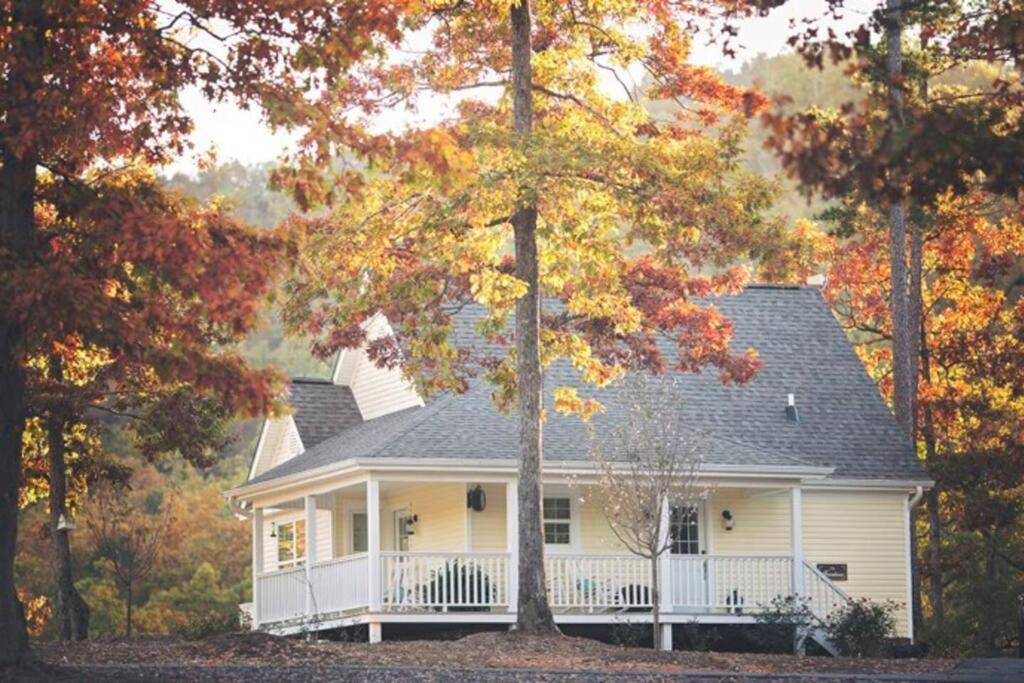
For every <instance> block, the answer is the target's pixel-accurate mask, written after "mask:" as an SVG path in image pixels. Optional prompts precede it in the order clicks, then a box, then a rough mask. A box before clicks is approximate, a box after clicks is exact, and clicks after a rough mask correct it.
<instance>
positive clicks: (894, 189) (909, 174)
mask: <svg viewBox="0 0 1024 683" xmlns="http://www.w3.org/2000/svg"><path fill="white" fill-rule="evenodd" d="M842 5H843V3H842V2H832V3H830V6H831V7H832V9H833V11H836V10H837V8H840V7H842ZM1021 11H1022V8H1021V7H1020V4H1019V3H1017V2H1014V1H1012V0H1011V1H1009V2H1004V1H1002V0H992V1H991V2H988V1H986V2H980V3H965V2H961V1H959V0H924V1H922V2H913V3H904V2H902V0H886V2H885V3H884V4H880V7H879V8H878V9H877V11H876V12H875V13H873V15H872V16H871V17H870V19H869V20H868V21H866V22H864V23H863V24H862V25H860V26H858V27H857V28H856V29H855V30H853V31H850V32H849V33H848V34H847V35H846V36H842V37H840V36H837V35H836V34H835V33H834V32H833V31H831V30H830V31H828V32H827V34H826V33H825V32H819V31H818V29H816V28H808V29H807V30H806V32H805V33H804V34H803V35H802V36H801V35H794V36H793V37H792V39H791V42H792V43H794V44H796V45H798V46H799V48H800V50H801V52H802V53H803V54H804V56H805V58H806V59H807V61H808V62H809V63H811V64H816V65H819V66H820V65H822V64H823V63H824V59H825V58H826V57H831V58H832V59H833V60H834V61H844V62H846V61H850V60H851V58H855V59H853V60H852V62H851V64H852V66H853V71H854V73H855V75H856V77H857V78H859V79H860V80H861V81H862V82H864V83H865V84H866V85H867V86H868V87H867V89H866V96H865V97H864V98H863V100H862V101H861V102H855V101H850V102H847V103H845V104H844V105H843V106H842V107H840V108H839V109H838V110H833V111H825V110H822V109H820V108H812V109H808V110H805V111H803V112H799V113H796V114H793V113H790V112H781V111H775V112H771V113H769V114H767V115H766V116H765V121H766V122H767V123H768V124H769V126H770V128H771V129H772V133H771V135H770V136H769V139H768V144H769V145H770V146H771V147H773V148H774V149H776V150H777V151H778V152H779V153H780V157H781V159H782V161H783V164H784V166H785V167H786V168H787V170H788V171H789V172H790V173H791V174H792V175H793V176H794V177H796V178H798V179H799V180H800V181H801V182H802V183H803V185H804V187H805V189H806V191H807V192H808V193H811V192H814V191H820V192H822V193H823V194H824V196H825V197H826V198H833V199H834V198H843V197H847V198H851V197H856V198H857V199H858V200H862V201H866V202H868V203H870V204H872V205H873V206H877V207H885V208H886V210H887V212H888V213H889V224H890V240H889V260H890V262H891V263H892V267H891V269H890V274H889V275H890V278H891V280H892V282H891V295H890V297H889V304H890V306H891V307H892V317H893V329H892V337H891V339H890V340H889V343H890V344H891V345H892V349H893V360H892V372H893V383H894V390H893V393H892V406H893V411H894V413H895V415H896V419H897V422H898V423H899V424H900V425H901V427H902V428H903V429H904V431H905V432H906V433H907V435H908V438H910V439H912V440H915V441H916V440H917V439H918V438H919V431H920V425H919V424H918V422H917V418H918V416H919V412H920V411H919V410H918V409H917V407H916V406H915V400H916V397H917V389H916V387H917V384H918V381H919V376H920V369H919V367H918V356H917V354H916V352H915V349H916V348H917V346H918V345H919V342H918V341H917V335H918V333H919V330H918V329H917V326H916V323H915V321H916V319H917V318H918V317H919V311H920V309H921V306H922V302H921V300H920V297H919V294H918V293H919V292H920V291H921V287H920V284H919V280H920V278H921V258H922V257H921V252H922V235H921V233H922V231H924V230H927V225H925V224H924V223H922V220H925V219H926V218H927V217H928V216H929V215H931V212H932V210H933V208H934V207H935V205H936V203H937V202H938V201H939V198H940V197H942V196H943V195H944V194H945V193H947V192H948V191H950V190H952V191H954V192H957V193H970V192H972V191H974V190H975V189H984V190H986V191H989V192H993V193H995V194H1001V195H1004V196H1008V197H1013V198H1016V197H1017V196H1018V193H1019V191H1020V188H1021V186H1022V183H1024V175H1022V174H1021V171H1020V164H1019V162H1018V161H1017V160H1019V158H1020V155H1021V153H1022V152H1024V126H1022V125H1021V118H1020V116H1019V115H1018V113H1019V111H1020V107H1021V104H1022V100H1021V90H1020V88H1019V87H1016V86H1015V85H1013V84H1012V83H1013V81H1014V79H1013V78H1010V77H1008V76H1009V71H1010V69H1012V68H1013V66H1011V65H1018V66H1017V69H1018V72H1019V64H1020V60H1019V57H1020V50H1021V43H1020V41H1019V40H1018V39H1016V38H1014V37H1013V35H1014V32H1013V30H1012V29H1010V28H1009V27H1010V26H1016V25H1018V24H1019V22H1020V20H1021V17H1022V14H1021ZM909 29H916V33H917V36H916V38H917V41H916V45H910V50H909V52H908V30H909ZM879 36H880V38H878V42H880V43H881V44H876V38H877V37H879ZM980 61H981V62H984V61H987V62H989V63H991V64H994V65H997V66H998V67H999V68H998V69H994V70H992V72H991V75H990V77H989V78H988V79H983V80H982V81H981V82H980V83H978V84H977V85H976V87H971V88H966V89H964V88H940V89H937V90H936V91H931V90H930V89H929V85H928V84H929V81H930V79H931V78H934V77H937V76H941V75H943V74H949V73H953V72H955V71H957V70H962V69H966V68H968V67H972V66H975V65H976V64H977V63H978V62H980ZM915 85H916V86H917V88H916V90H915V88H914V87H913V86H915ZM979 182H980V183H981V186H980V188H977V187H976V185H977V183H979ZM908 237H909V240H908ZM908 242H909V244H908ZM908 248H909V256H908ZM908 261H909V265H908ZM938 495H939V494H938V492H937V491H931V492H929V494H928V497H927V502H928V513H929V527H930V534H931V536H930V548H929V560H930V563H931V568H930V570H931V572H932V576H933V577H935V580H934V582H933V584H932V586H931V592H932V604H933V605H934V607H935V609H936V616H937V617H938V618H940V619H941V616H942V601H941V583H942V582H941V578H940V577H941V571H940V564H941V562H940V559H939V556H938V553H939V547H940V545H941V542H940V539H939V532H940V525H939V513H938ZM914 543H915V546H916V537H915V538H914ZM913 557H914V558H916V557H917V552H916V547H915V552H914V553H913ZM914 586H915V593H914V615H915V622H917V623H918V624H919V623H920V621H921V616H920V598H919V591H918V589H917V582H916V581H915V582H914Z"/></svg>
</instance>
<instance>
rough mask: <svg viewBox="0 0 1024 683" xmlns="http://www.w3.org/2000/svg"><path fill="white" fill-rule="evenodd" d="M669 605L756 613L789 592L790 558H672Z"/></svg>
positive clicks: (677, 556)
mask: <svg viewBox="0 0 1024 683" xmlns="http://www.w3.org/2000/svg"><path fill="white" fill-rule="evenodd" d="M669 564H670V566H671V572H670V576H671V593H672V605H673V607H676V608H679V609H681V610H684V611H690V610H693V611H723V610H724V611H726V612H729V613H733V614H742V613H744V612H750V611H758V610H761V609H764V608H765V607H767V606H769V605H770V604H771V602H772V600H773V599H775V598H777V597H780V596H786V595H789V594H791V593H792V586H793V580H792V576H793V558H792V557H789V556H788V555H779V556H764V555H756V556H746V555H689V556H687V555H674V556H672V558H671V559H670V560H669Z"/></svg>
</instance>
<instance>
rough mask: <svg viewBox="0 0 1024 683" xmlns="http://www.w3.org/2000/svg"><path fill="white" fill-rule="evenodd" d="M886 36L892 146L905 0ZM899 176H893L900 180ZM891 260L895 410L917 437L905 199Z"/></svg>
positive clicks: (895, 214) (893, 11)
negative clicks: (902, 11) (914, 408)
mask: <svg viewBox="0 0 1024 683" xmlns="http://www.w3.org/2000/svg"><path fill="white" fill-rule="evenodd" d="M886 6H887V13H886V23H885V38H886V47H887V50H888V54H887V76H888V83H889V125H890V133H889V134H890V136H891V138H892V139H893V141H894V142H893V143H892V145H893V146H894V148H893V152H894V153H896V151H897V150H895V145H896V142H895V140H896V139H897V138H898V137H899V135H898V132H899V131H900V129H902V128H903V126H904V123H905V122H904V115H903V50H902V44H901V40H902V37H903V28H902V21H901V0H887V2H886ZM897 181H898V179H897V178H890V182H891V183H896V182H897ZM889 262H890V268H891V271H892V272H891V278H890V285H891V290H892V291H891V294H890V306H891V309H892V356H893V358H892V377H893V398H892V403H893V412H894V413H895V415H896V422H897V423H898V424H899V426H900V428H901V429H902V430H903V431H904V433H905V435H906V437H907V439H908V440H912V439H913V436H914V411H913V404H914V378H913V361H912V360H911V356H912V355H913V353H914V350H913V347H912V346H911V343H912V340H913V336H914V333H913V331H912V329H911V320H910V304H909V297H908V289H909V286H908V278H907V216H906V207H905V206H904V202H903V201H902V200H893V201H892V205H891V206H890V207H889Z"/></svg>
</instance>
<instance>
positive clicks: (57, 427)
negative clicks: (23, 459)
mask: <svg viewBox="0 0 1024 683" xmlns="http://www.w3.org/2000/svg"><path fill="white" fill-rule="evenodd" d="M50 363H51V368H50V374H51V376H52V377H53V378H54V379H55V380H57V381H60V380H61V379H62V374H63V371H62V369H61V360H60V358H58V357H53V358H51V359H50ZM60 413H61V410H60V408H59V407H58V408H54V410H53V411H52V414H51V415H50V419H49V422H48V424H47V436H48V439H49V451H50V532H51V535H52V538H53V557H52V558H51V560H52V564H53V578H54V583H55V584H56V588H57V600H56V608H57V637H58V638H60V639H61V640H85V639H86V638H88V637H89V606H88V605H86V604H85V600H83V599H82V596H81V595H80V594H79V593H78V590H77V589H76V588H75V579H74V573H73V570H72V565H71V538H70V531H69V530H67V529H61V528H60V521H61V518H62V517H64V518H66V516H67V463H66V462H65V461H64V431H65V427H66V424H65V420H64V419H63V418H62V417H61V416H60Z"/></svg>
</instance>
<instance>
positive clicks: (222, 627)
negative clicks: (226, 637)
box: [178, 611, 239, 640]
mask: <svg viewBox="0 0 1024 683" xmlns="http://www.w3.org/2000/svg"><path fill="white" fill-rule="evenodd" d="M238 624H239V617H238V615H237V614H228V613H226V612H215V611H211V612H204V613H202V614H192V615H189V617H188V620H187V621H186V622H185V624H184V625H183V626H181V627H180V629H179V632H178V635H180V636H181V637H182V638H184V639H185V640H202V639H203V638H209V637H210V636H215V635H218V634H221V633H230V632H232V631H237V630H238Z"/></svg>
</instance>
